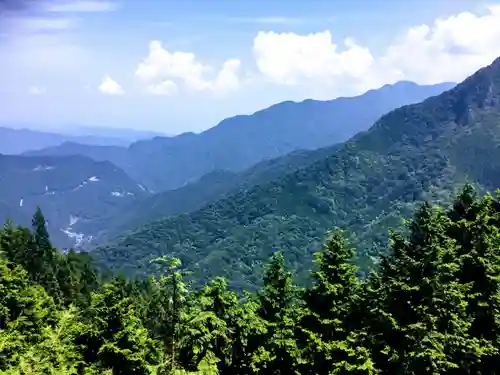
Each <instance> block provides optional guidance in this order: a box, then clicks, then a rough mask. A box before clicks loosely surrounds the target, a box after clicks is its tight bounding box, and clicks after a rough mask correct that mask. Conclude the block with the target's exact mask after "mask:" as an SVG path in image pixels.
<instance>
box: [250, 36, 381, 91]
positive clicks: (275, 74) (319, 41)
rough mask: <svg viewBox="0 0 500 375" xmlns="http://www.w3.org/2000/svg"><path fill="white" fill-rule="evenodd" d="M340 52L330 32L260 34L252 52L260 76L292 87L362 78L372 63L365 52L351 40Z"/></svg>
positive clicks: (370, 56) (369, 56)
mask: <svg viewBox="0 0 500 375" xmlns="http://www.w3.org/2000/svg"><path fill="white" fill-rule="evenodd" d="M345 46H346V49H345V50H344V51H341V52H339V51H338V48H337V47H338V46H337V45H336V44H335V43H333V42H332V36H331V34H330V32H329V31H328V30H327V31H324V32H319V33H315V34H308V35H297V34H294V33H282V34H278V33H275V32H272V31H270V32H259V34H258V35H257V36H256V37H255V39H254V45H253V50H254V54H255V57H256V62H257V67H258V68H259V70H260V72H261V73H263V74H264V75H265V76H267V77H268V78H270V79H271V80H272V81H274V82H276V83H280V84H288V85H293V84H297V83H300V82H301V81H302V80H304V79H306V80H311V79H312V80H323V79H325V78H330V77H335V76H346V75H347V76H352V77H355V78H357V77H361V76H363V75H364V74H366V72H367V71H368V70H369V68H370V66H371V64H372V63H373V56H372V55H371V53H370V51H369V50H368V49H366V48H363V47H359V46H358V45H356V44H355V43H354V42H352V41H351V40H346V41H345Z"/></svg>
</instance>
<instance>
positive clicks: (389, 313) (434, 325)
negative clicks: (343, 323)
mask: <svg viewBox="0 0 500 375" xmlns="http://www.w3.org/2000/svg"><path fill="white" fill-rule="evenodd" d="M448 225H449V220H448V218H447V217H446V215H445V214H444V213H443V212H442V211H441V210H434V209H433V207H431V206H430V205H429V204H428V203H425V204H423V205H422V206H421V208H420V209H419V210H418V211H417V212H416V214H415V217H414V218H413V220H412V221H411V222H410V223H409V226H408V227H409V232H410V233H409V236H408V239H405V238H403V237H402V236H399V235H396V234H392V236H391V238H392V251H393V253H392V255H391V256H390V258H386V259H384V261H383V262H382V267H381V271H380V272H381V275H380V278H378V279H377V278H374V279H372V281H373V280H377V281H378V285H376V286H375V288H374V289H375V290H378V292H379V296H378V297H379V298H380V301H379V302H378V305H379V306H380V310H378V311H377V316H374V317H373V319H372V321H371V323H372V324H371V327H370V331H371V334H372V335H373V334H374V335H378V336H377V340H376V341H375V342H376V347H375V348H373V353H374V357H375V358H376V363H377V365H379V366H380V367H381V369H382V371H383V373H384V374H398V373H404V374H424V373H429V374H431V373H432V374H440V373H454V372H457V373H468V371H469V370H468V369H467V367H468V363H467V361H466V358H468V356H470V355H472V356H473V357H474V356H476V355H477V354H478V352H479V351H480V346H479V343H478V342H477V341H476V340H474V339H472V338H471V337H470V336H469V334H468V330H469V328H470V319H468V317H467V303H466V298H465V297H466V293H467V292H468V285H464V284H461V283H459V282H458V281H457V280H456V274H457V271H458V264H457V262H456V260H457V259H456V255H457V253H456V251H457V245H456V242H455V241H454V240H453V239H452V238H450V237H449V236H447V233H446V232H447V231H446V229H447V227H448Z"/></svg>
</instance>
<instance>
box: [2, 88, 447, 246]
mask: <svg viewBox="0 0 500 375" xmlns="http://www.w3.org/2000/svg"><path fill="white" fill-rule="evenodd" d="M452 86H453V84H448V83H445V84H442V85H435V86H418V85H415V84H413V83H409V82H400V83H398V84H395V85H386V86H384V87H382V88H380V89H378V90H371V91H369V92H367V93H365V94H363V95H361V96H359V97H355V98H339V99H335V100H332V101H325V102H321V101H312V100H307V101H304V102H301V103H293V102H284V103H280V104H278V105H275V106H272V107H270V108H267V109H265V110H263V111H259V112H257V113H256V114H254V115H251V116H236V117H234V118H231V119H228V120H224V121H222V122H221V123H220V124H219V125H218V126H216V127H215V128H213V129H210V130H208V131H206V132H204V133H201V134H199V135H196V134H192V133H188V134H182V135H180V136H177V137H156V138H153V139H151V140H144V141H139V142H136V143H134V144H132V145H130V146H129V147H121V146H116V145H107V146H92V145H86V144H82V143H75V142H64V143H63V144H61V145H59V146H55V147H53V148H47V149H43V150H39V151H30V152H26V153H24V155H23V156H10V157H7V156H2V159H3V160H4V162H3V164H0V176H2V178H3V179H4V180H5V181H10V182H9V183H8V184H7V186H5V187H4V189H8V190H9V191H8V192H6V194H4V195H3V198H2V199H1V200H0V203H1V204H0V220H3V219H4V218H6V217H13V218H14V219H15V220H16V222H20V223H29V219H30V215H31V214H32V213H33V212H34V210H35V208H36V205H37V204H39V205H40V206H41V207H42V210H43V211H44V213H45V215H46V216H47V219H48V221H49V230H50V233H51V235H52V237H53V240H54V243H55V244H56V245H57V246H59V247H63V248H66V247H68V246H75V245H78V247H84V248H88V247H89V246H95V245H96V244H102V243H103V242H104V241H109V240H110V239H112V238H114V237H116V236H117V235H119V234H121V233H123V232H126V231H131V230H135V229H137V228H139V227H141V226H143V225H147V224H148V223H150V222H152V221H154V220H158V219H162V218H164V217H167V216H171V215H176V214H180V213H189V212H192V211H196V210H199V209H201V208H203V207H204V206H206V205H208V204H210V203H211V202H214V201H216V200H219V199H222V198H224V197H228V196H230V195H231V194H235V193H237V192H245V191H249V190H251V189H252V188H254V187H255V186H262V185H265V184H267V183H269V182H270V181H272V180H275V179H277V178H279V177H282V176H283V175H286V174H289V173H292V172H294V171H295V170H298V169H301V168H305V167H307V166H309V165H311V164H312V163H314V162H316V161H318V160H321V159H324V158H325V157H326V156H327V155H329V154H331V153H332V152H333V150H335V149H336V148H338V147H340V145H341V143H339V142H336V141H335V140H342V139H345V138H346V137H348V135H349V134H354V133H355V132H356V131H357V130H359V129H361V130H364V129H366V128H368V126H369V125H368V122H369V121H370V118H371V117H373V118H375V116H376V114H377V113H380V114H382V113H383V111H384V108H385V107H389V108H393V107H394V106H398V105H399V104H401V103H403V104H404V103H406V102H412V101H416V100H417V98H420V97H425V96H426V95H433V94H437V93H440V92H442V91H443V90H444V89H446V88H448V87H452ZM349 115H351V117H352V120H349ZM308 116H309V117H308ZM329 116H330V117H331V118H329ZM273 119H274V120H273ZM346 123H349V124H350V126H352V128H350V127H346V126H343V125H344V124H346ZM340 125H342V126H340ZM253 128H255V129H253ZM266 129H267V130H266ZM286 129H290V130H291V131H286ZM336 132H337V133H336ZM30 134H31V133H30ZM280 134H281V136H280ZM101 135H106V134H101ZM328 139H330V140H328ZM235 144H238V145H239V146H240V148H237V147H235V146H234V145H235ZM273 144H274V146H273ZM319 145H328V146H329V147H326V148H320V149H317V150H314V151H312V150H299V149H297V148H300V147H305V148H310V149H312V148H317V146H318V147H319ZM332 145H333V146H332ZM190 150H191V152H192V155H188V152H189V151H190ZM288 150H289V151H290V153H286V154H285V155H282V153H285V152H286V151H288ZM203 152H204V153H205V154H203ZM274 155H278V157H276V158H273V159H270V157H272V156H274ZM68 156H71V157H68ZM76 156H78V157H76ZM89 156H90V157H89ZM203 156H205V157H203ZM233 159H234V160H237V161H238V162H237V163H233ZM174 160H177V162H176V163H174ZM49 161H50V162H49ZM254 161H255V163H256V164H255V163H254ZM101 162H104V163H101ZM50 163H52V164H54V165H52V164H50ZM23 165H27V167H23ZM47 165H48V167H47ZM58 165H60V166H58ZM117 165H119V166H117ZM245 165H248V168H245V167H244V166H245ZM39 166H40V168H39ZM49 167H53V168H49ZM56 167H57V168H56ZM37 168H38V169H37ZM141 168H142V169H141ZM73 170H74V172H72V171H73ZM205 171H206V173H205ZM93 176H94V177H95V178H96V179H98V181H97V180H96V181H94V180H89V179H91V178H92V177H93ZM130 176H132V177H130ZM181 177H182V179H181ZM144 181H148V182H150V184H149V185H148V186H154V187H156V188H157V189H158V190H163V191H160V192H159V193H158V194H152V193H153V192H152V189H149V188H148V186H147V185H146V184H145V183H144ZM90 182H93V183H90ZM174 182H175V184H174ZM181 182H183V183H182V186H177V187H176V188H175V189H173V190H168V189H169V188H170V187H171V186H175V185H178V184H180V183H181ZM61 184H62V187H61V188H57V186H59V185H61ZM81 184H83V185H82V186H81V187H79V188H78V189H77V187H78V186H80V185H81ZM0 193H1V191H0ZM55 193H57V194H55Z"/></svg>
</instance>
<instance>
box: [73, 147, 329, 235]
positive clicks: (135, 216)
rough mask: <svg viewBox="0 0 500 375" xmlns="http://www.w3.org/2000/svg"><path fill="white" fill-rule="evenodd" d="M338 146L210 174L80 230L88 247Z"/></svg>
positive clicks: (260, 180)
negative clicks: (86, 236)
mask: <svg viewBox="0 0 500 375" xmlns="http://www.w3.org/2000/svg"><path fill="white" fill-rule="evenodd" d="M338 147H339V146H338V145H335V146H332V147H328V148H322V149H318V150H312V151H309V150H299V151H294V152H292V153H290V154H288V155H285V156H281V157H279V158H275V159H271V160H265V161H263V162H260V163H258V164H256V165H255V166H253V167H251V168H249V169H247V170H245V171H243V172H239V173H236V172H229V171H213V172H211V173H209V174H207V175H205V176H203V177H202V178H201V179H199V180H198V181H196V182H193V183H190V184H188V185H186V186H184V187H182V188H179V189H176V190H168V191H165V192H162V193H157V194H153V195H149V196H146V197H143V198H141V199H136V200H134V201H132V202H130V203H129V204H127V205H124V206H119V207H117V208H116V209H115V210H112V211H111V212H109V214H108V215H106V216H104V217H102V218H100V219H99V220H93V221H90V222H88V223H87V225H86V226H85V228H83V229H82V231H84V232H86V233H93V234H94V237H95V240H94V241H92V244H96V243H98V244H102V243H103V242H105V241H106V240H108V239H110V238H113V237H116V236H117V235H119V234H121V233H123V232H126V231H130V230H135V229H137V228H139V227H141V226H142V225H145V224H148V223H150V222H152V221H155V220H158V219H161V218H164V217H167V216H172V215H175V214H179V213H189V212H192V211H195V210H198V209H200V208H202V207H203V206H205V205H207V204H209V203H210V202H213V201H216V200H218V199H221V198H224V197H225V196H227V195H229V194H232V193H233V194H234V193H236V192H237V191H243V190H247V189H250V188H252V187H253V186H256V185H262V184H265V183H268V182H270V181H272V180H274V179H276V178H278V177H281V176H282V175H285V174H287V173H291V172H293V171H295V170H297V169H299V168H303V167H306V166H308V165H310V164H312V163H314V162H315V161H317V160H321V159H323V158H324V157H326V156H327V155H328V154H330V153H332V152H333V150H334V149H335V148H338Z"/></svg>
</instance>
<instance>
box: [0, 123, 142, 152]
mask: <svg viewBox="0 0 500 375" xmlns="http://www.w3.org/2000/svg"><path fill="white" fill-rule="evenodd" d="M94 133H96V132H94ZM94 133H88V134H92V135H74V134H61V133H55V132H48V131H39V130H31V129H11V128H8V127H2V126H0V154H7V155H16V154H21V153H23V152H27V151H31V150H40V149H43V148H47V147H54V146H59V145H60V144H62V143H64V142H75V143H80V144H84V145H96V146H109V145H115V146H117V145H119V146H128V145H129V144H130V143H132V142H134V141H136V140H137V139H138V138H139V139H140V137H139V136H137V137H138V138H137V137H136V138H124V137H122V136H118V135H117V136H114V135H113V131H112V130H109V131H108V133H106V134H105V135H98V134H94Z"/></svg>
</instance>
